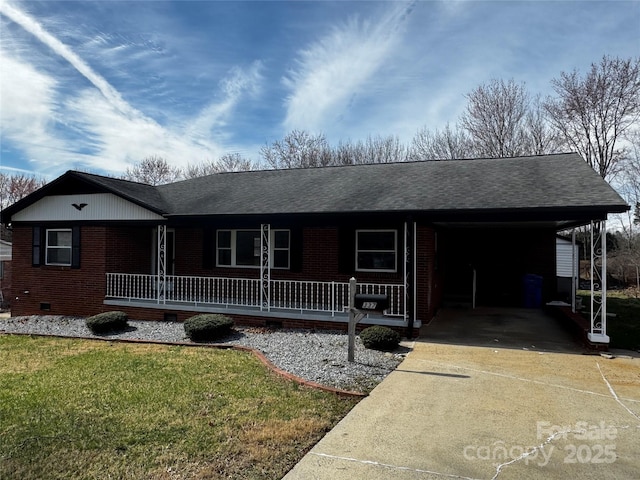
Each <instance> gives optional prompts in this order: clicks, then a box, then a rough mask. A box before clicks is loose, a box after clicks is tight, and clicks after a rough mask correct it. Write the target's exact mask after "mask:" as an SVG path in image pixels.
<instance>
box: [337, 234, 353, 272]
mask: <svg viewBox="0 0 640 480" xmlns="http://www.w3.org/2000/svg"><path fill="white" fill-rule="evenodd" d="M355 269H356V231H355V230H354V229H353V228H347V227H342V228H340V229H339V230H338V271H339V272H340V273H353V272H354V271H355Z"/></svg>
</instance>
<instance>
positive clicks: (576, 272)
mask: <svg viewBox="0 0 640 480" xmlns="http://www.w3.org/2000/svg"><path fill="white" fill-rule="evenodd" d="M578 262H579V260H578V255H576V229H575V228H574V229H573V230H571V311H572V312H573V313H576V295H577V294H578V279H579V278H580V267H579V265H578Z"/></svg>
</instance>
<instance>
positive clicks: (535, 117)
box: [525, 95, 562, 155]
mask: <svg viewBox="0 0 640 480" xmlns="http://www.w3.org/2000/svg"><path fill="white" fill-rule="evenodd" d="M525 126H526V132H527V133H526V137H527V143H528V145H527V151H526V153H527V154H529V155H545V154H548V153H557V152H559V151H561V149H562V138H561V137H560V135H559V133H558V132H557V130H556V129H555V128H554V127H553V126H552V125H551V124H550V123H549V121H548V120H547V114H546V111H545V109H544V104H543V102H542V100H541V98H540V95H536V97H535V98H534V99H533V101H532V102H531V103H530V105H529V109H528V111H527V116H526V118H525Z"/></svg>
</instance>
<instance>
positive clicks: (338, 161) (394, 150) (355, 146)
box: [332, 135, 407, 165]
mask: <svg viewBox="0 0 640 480" xmlns="http://www.w3.org/2000/svg"><path fill="white" fill-rule="evenodd" d="M332 156H333V161H332V163H333V164H334V165H359V164H363V163H390V162H403V161H405V160H406V159H407V148H406V147H405V146H404V145H403V144H402V143H401V142H400V139H399V138H398V137H397V136H394V135H389V136H387V137H382V136H380V135H376V136H369V137H367V139H366V140H365V141H362V140H359V141H357V142H352V141H351V140H349V141H347V142H340V143H339V144H338V146H337V147H336V148H335V149H333V150H332Z"/></svg>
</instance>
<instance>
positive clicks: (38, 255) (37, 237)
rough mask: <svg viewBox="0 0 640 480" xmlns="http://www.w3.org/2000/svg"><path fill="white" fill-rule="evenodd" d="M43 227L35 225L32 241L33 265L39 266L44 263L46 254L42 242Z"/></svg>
mask: <svg viewBox="0 0 640 480" xmlns="http://www.w3.org/2000/svg"><path fill="white" fill-rule="evenodd" d="M43 230H44V229H43V228H42V227H33V241H32V242H31V265H32V266H34V267H38V266H40V265H42V257H43V255H44V245H43V242H42V234H43Z"/></svg>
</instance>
